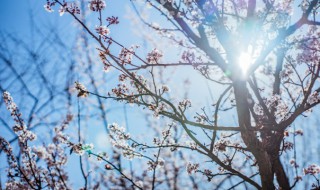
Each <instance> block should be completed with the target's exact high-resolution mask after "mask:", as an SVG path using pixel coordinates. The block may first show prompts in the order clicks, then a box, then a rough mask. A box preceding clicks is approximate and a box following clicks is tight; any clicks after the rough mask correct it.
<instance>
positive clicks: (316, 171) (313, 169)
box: [303, 164, 320, 175]
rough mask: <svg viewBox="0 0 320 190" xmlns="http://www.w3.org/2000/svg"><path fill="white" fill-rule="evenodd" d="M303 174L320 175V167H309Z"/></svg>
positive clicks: (312, 165) (313, 165) (314, 165)
mask: <svg viewBox="0 0 320 190" xmlns="http://www.w3.org/2000/svg"><path fill="white" fill-rule="evenodd" d="M303 173H304V174H305V175H307V174H309V175H317V174H320V166H318V165H316V164H311V165H309V166H308V167H307V168H304V169H303Z"/></svg>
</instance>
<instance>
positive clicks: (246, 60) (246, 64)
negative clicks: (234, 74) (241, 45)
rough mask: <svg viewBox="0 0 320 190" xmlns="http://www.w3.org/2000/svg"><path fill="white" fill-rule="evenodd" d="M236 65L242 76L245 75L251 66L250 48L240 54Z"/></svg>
mask: <svg viewBox="0 0 320 190" xmlns="http://www.w3.org/2000/svg"><path fill="white" fill-rule="evenodd" d="M238 64H239V65H240V68H241V70H242V73H243V75H246V74H247V72H248V70H249V68H250V66H251V65H252V64H253V57H252V47H251V46H249V47H248V51H245V52H242V53H241V54H240V56H239V60H238Z"/></svg>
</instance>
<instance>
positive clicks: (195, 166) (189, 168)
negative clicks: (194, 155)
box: [187, 162, 199, 175]
mask: <svg viewBox="0 0 320 190" xmlns="http://www.w3.org/2000/svg"><path fill="white" fill-rule="evenodd" d="M198 168H199V164H198V163H196V164H191V163H190V162H189V163H188V165H187V172H188V174H189V175H191V174H192V173H196V172H197V171H198Z"/></svg>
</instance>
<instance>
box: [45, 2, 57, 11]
mask: <svg viewBox="0 0 320 190" xmlns="http://www.w3.org/2000/svg"><path fill="white" fill-rule="evenodd" d="M55 4H56V3H55V2H50V1H49V0H47V3H46V4H45V5H44V6H43V7H44V9H45V10H46V11H48V12H49V13H52V12H53V11H54V10H53V9H52V7H53V6H54V5H55Z"/></svg>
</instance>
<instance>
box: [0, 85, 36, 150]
mask: <svg viewBox="0 0 320 190" xmlns="http://www.w3.org/2000/svg"><path fill="white" fill-rule="evenodd" d="M3 100H4V102H5V104H6V106H7V109H8V110H9V111H10V112H11V116H12V117H13V119H14V121H15V125H14V126H13V128H12V129H13V131H14V132H15V133H16V134H17V135H18V139H19V144H20V146H26V145H25V143H26V142H27V141H33V140H35V139H36V138H37V136H36V135H35V134H34V133H32V132H31V131H30V130H28V129H27V127H26V126H25V124H24V121H23V119H22V118H21V116H22V114H21V113H20V111H19V109H18V107H17V105H16V104H15V103H14V101H13V98H12V97H11V95H10V93H9V92H7V91H5V92H3Z"/></svg>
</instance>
